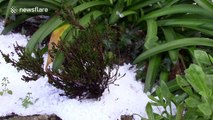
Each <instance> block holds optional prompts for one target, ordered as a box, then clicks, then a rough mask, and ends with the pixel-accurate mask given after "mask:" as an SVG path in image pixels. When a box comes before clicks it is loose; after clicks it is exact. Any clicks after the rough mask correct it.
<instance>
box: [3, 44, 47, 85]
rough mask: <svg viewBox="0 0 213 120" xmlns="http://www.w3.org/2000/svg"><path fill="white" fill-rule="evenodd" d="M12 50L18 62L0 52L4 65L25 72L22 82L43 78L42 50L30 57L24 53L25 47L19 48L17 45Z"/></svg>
mask: <svg viewBox="0 0 213 120" xmlns="http://www.w3.org/2000/svg"><path fill="white" fill-rule="evenodd" d="M14 49H15V52H16V54H17V55H18V57H19V60H18V61H17V60H15V59H12V58H10V56H9V54H4V53H3V52H2V51H0V52H1V54H2V56H3V57H4V59H5V61H6V63H11V64H12V66H14V67H16V69H17V70H18V71H20V70H24V71H25V72H26V74H27V76H26V75H23V76H22V80H24V81H27V82H28V81H29V80H37V79H38V78H39V77H40V76H45V72H44V70H43V57H42V55H43V54H42V50H38V51H36V52H34V53H33V54H32V55H31V54H29V53H28V52H25V47H23V46H19V45H18V44H16V45H14Z"/></svg>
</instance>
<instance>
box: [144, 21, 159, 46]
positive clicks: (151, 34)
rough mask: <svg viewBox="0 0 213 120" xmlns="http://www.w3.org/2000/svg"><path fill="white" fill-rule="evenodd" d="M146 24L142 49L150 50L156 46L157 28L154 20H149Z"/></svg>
mask: <svg viewBox="0 0 213 120" xmlns="http://www.w3.org/2000/svg"><path fill="white" fill-rule="evenodd" d="M146 22H147V35H146V38H145V43H144V47H145V48H146V49H150V48H153V47H154V46H156V45H157V40H158V37H157V31H158V26H157V22H156V21H155V20H154V19H149V20H147V21H146Z"/></svg>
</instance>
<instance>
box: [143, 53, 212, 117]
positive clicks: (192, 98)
mask: <svg viewBox="0 0 213 120" xmlns="http://www.w3.org/2000/svg"><path fill="white" fill-rule="evenodd" d="M193 56H194V61H195V63H196V64H191V65H190V66H189V68H187V69H186V70H185V75H177V77H176V81H177V84H178V86H179V87H180V89H179V90H178V92H175V93H171V92H170V90H169V88H168V86H167V85H166V83H165V82H164V81H161V83H160V87H159V88H158V89H157V90H156V91H155V95H156V96H157V98H156V97H154V96H153V95H150V96H149V98H150V99H151V100H152V101H153V102H150V103H148V104H147V106H146V112H147V114H148V119H149V120H154V119H155V120H165V119H166V120H210V119H212V117H213V108H212V106H213V103H212V101H213V100H212V99H213V94H212V92H213V89H212V88H213V79H212V78H213V77H212V76H213V72H212V70H213V68H212V60H213V58H212V56H211V55H209V54H207V53H206V52H205V51H202V50H194V52H193ZM172 103H173V104H174V107H175V109H176V111H173V109H172V107H171V106H172V105H171V104H172ZM152 106H161V107H163V111H162V112H161V114H157V113H153V108H152ZM167 107H168V108H169V109H167ZM144 119H145V118H144Z"/></svg>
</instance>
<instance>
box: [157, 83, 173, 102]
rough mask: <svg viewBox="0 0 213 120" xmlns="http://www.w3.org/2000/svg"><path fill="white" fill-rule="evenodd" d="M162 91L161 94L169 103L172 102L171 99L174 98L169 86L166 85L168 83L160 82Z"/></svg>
mask: <svg viewBox="0 0 213 120" xmlns="http://www.w3.org/2000/svg"><path fill="white" fill-rule="evenodd" d="M160 89H161V93H162V95H163V96H164V98H165V99H166V100H167V101H171V99H172V98H173V95H172V93H171V92H170V91H169V88H168V86H167V85H166V83H165V82H164V81H161V82H160Z"/></svg>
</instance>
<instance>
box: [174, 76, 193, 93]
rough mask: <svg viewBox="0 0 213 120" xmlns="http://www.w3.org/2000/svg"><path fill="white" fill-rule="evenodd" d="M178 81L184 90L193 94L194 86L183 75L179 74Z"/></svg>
mask: <svg viewBox="0 0 213 120" xmlns="http://www.w3.org/2000/svg"><path fill="white" fill-rule="evenodd" d="M176 81H177V84H178V85H179V86H180V87H181V89H182V90H184V91H185V92H186V93H187V94H189V95H190V96H193V94H194V93H193V91H192V88H191V86H190V84H189V83H188V82H187V80H186V79H185V78H183V77H181V76H180V75H177V76H176Z"/></svg>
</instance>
